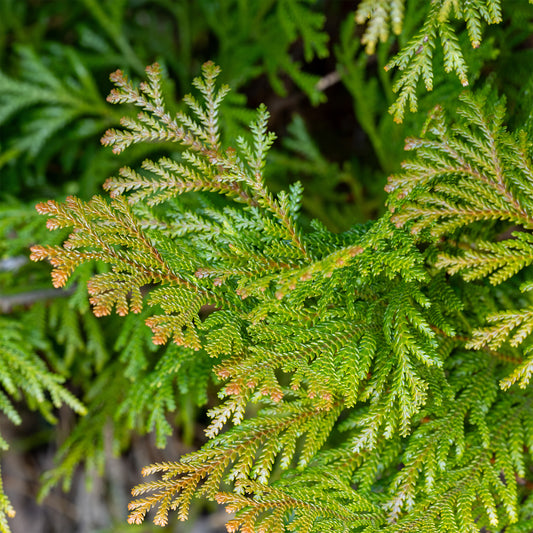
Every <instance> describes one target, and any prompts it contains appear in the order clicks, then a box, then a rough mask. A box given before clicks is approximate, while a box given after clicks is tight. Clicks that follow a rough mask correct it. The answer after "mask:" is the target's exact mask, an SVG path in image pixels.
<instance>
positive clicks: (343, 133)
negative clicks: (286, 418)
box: [0, 0, 533, 533]
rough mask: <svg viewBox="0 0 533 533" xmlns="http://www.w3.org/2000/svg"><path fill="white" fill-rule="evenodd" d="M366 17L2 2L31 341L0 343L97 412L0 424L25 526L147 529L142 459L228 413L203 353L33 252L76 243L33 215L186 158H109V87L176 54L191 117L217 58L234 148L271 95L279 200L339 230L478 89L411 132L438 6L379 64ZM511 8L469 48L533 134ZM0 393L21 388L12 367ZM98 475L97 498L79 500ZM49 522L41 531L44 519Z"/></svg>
mask: <svg viewBox="0 0 533 533" xmlns="http://www.w3.org/2000/svg"><path fill="white" fill-rule="evenodd" d="M357 5H358V2H357V1H356V0H319V1H315V0H261V1H249V0H77V1H72V0H54V1H53V2H52V1H48V0H0V312H1V313H2V316H1V317H0V318H1V320H2V322H1V323H0V328H2V329H3V330H4V332H6V331H11V332H17V334H12V335H6V334H4V335H0V352H2V353H4V354H13V353H18V354H21V353H22V354H25V356H28V357H30V356H35V355H38V356H39V357H40V358H42V359H43V360H44V361H46V365H47V369H48V370H50V371H51V372H55V373H56V374H57V375H59V376H62V377H63V378H65V379H67V380H68V381H67V384H68V388H69V390H70V391H72V392H73V393H74V394H75V395H77V396H78V397H79V398H80V399H81V400H82V401H83V402H84V404H85V405H86V406H87V407H88V412H89V414H88V415H87V416H85V417H81V418H80V419H77V417H76V416H75V415H74V414H73V412H72V411H71V410H70V409H68V408H63V407H62V408H61V409H60V410H57V409H56V410H55V411H54V414H52V411H53V406H52V404H46V405H45V404H39V402H35V401H32V391H29V392H28V391H24V390H20V392H19V393H18V395H17V394H15V395H14V397H13V401H14V404H13V405H12V407H13V409H14V411H13V412H15V411H16V410H18V411H19V412H20V413H21V414H22V418H21V417H20V416H15V415H13V416H11V417H10V418H11V420H10V421H9V422H7V421H2V423H1V424H0V431H1V432H2V435H3V438H5V439H6V441H8V444H9V445H10V446H11V450H10V452H8V453H9V454H11V455H9V456H7V457H9V458H10V459H9V461H4V486H5V490H6V492H7V493H8V495H10V496H11V499H12V500H13V503H14V505H15V507H16V508H18V510H19V514H18V516H17V518H15V519H14V520H13V521H12V523H11V526H12V529H13V531H24V532H25V533H28V532H30V533H31V531H96V530H98V531H115V532H118V531H126V530H128V531H129V530H132V531H149V530H150V526H149V525H146V526H143V527H142V528H140V527H139V528H138V527H134V526H129V527H125V526H124V525H121V524H123V521H124V516H125V514H126V502H127V492H128V489H129V487H130V486H131V485H133V484H134V483H135V482H136V481H137V479H138V472H139V471H140V467H141V466H143V465H145V464H148V463H150V462H154V461H156V460H158V459H161V457H162V456H159V455H157V454H158V453H161V452H158V451H157V448H158V447H159V448H162V447H164V446H169V447H170V448H171V449H172V450H173V452H172V453H173V455H174V456H176V455H179V453H181V452H183V450H186V449H187V447H188V446H189V447H190V446H192V445H194V446H195V447H197V446H198V444H199V443H201V442H202V441H203V435H202V432H201V427H202V425H204V424H203V423H204V421H205V411H206V406H208V405H209V403H210V402H213V399H212V398H209V397H205V396H204V395H202V394H199V393H197V391H203V390H204V389H205V387H204V386H200V385H199V383H198V380H204V379H206V378H205V375H206V372H204V367H205V365H206V359H205V358H206V357H207V355H206V354H205V353H203V352H200V353H199V354H196V355H195V357H187V355H188V354H187V353H185V352H184V350H178V349H177V348H176V347H175V346H170V347H163V348H161V347H156V346H154V345H153V344H152V343H151V340H150V332H149V330H148V328H146V327H144V317H143V315H142V314H141V315H139V316H129V317H128V318H127V319H126V320H123V319H117V317H107V318H105V319H96V318H95V317H94V316H93V315H92V314H91V313H90V312H89V303H88V299H87V295H86V288H85V280H86V278H87V277H88V276H89V275H90V272H89V271H87V270H85V271H83V269H82V270H80V271H79V272H78V273H77V274H76V276H75V279H74V281H73V282H71V284H70V285H69V287H68V288H67V289H65V290H62V291H60V290H53V289H50V282H49V268H48V267H47V266H46V265H43V264H42V263H39V264H35V263H31V264H30V263H29V261H28V259H27V256H28V249H29V246H31V245H32V244H34V243H36V242H39V243H41V244H46V243H52V242H59V241H62V240H63V238H64V235H55V234H54V235H53V234H51V233H49V232H48V231H47V230H46V228H45V227H44V226H43V222H42V219H41V218H40V217H38V215H37V214H36V212H35V210H34V205H35V203H37V202H38V201H42V200H46V199H48V198H57V199H61V198H64V197H65V196H66V195H69V194H75V195H77V196H80V197H82V198H88V197H90V196H92V195H93V194H96V193H98V192H100V190H101V185H102V183H103V182H104V180H105V179H106V178H107V177H108V176H110V175H113V174H115V173H116V172H117V171H118V169H119V168H120V167H122V166H124V165H128V166H133V167H134V166H136V165H137V164H138V163H140V161H142V159H144V158H145V157H147V156H148V155H149V154H150V153H152V154H161V153H169V154H172V151H173V150H175V149H176V148H175V147H174V146H172V145H169V144H165V143H161V144H152V145H143V146H136V147H135V148H132V149H130V150H128V151H126V153H124V154H121V155H119V156H117V155H114V154H112V153H111V150H109V149H104V148H102V147H101V146H100V143H99V139H100V137H101V136H102V134H103V133H104V131H105V130H106V129H108V128H109V127H113V126H116V125H117V124H118V123H119V120H120V118H121V117H122V116H124V115H128V114H131V113H134V110H132V109H130V108H128V107H125V106H122V108H121V107H120V106H111V105H110V104H108V103H107V102H106V99H105V98H106V95H107V94H108V92H109V90H110V87H111V84H110V82H109V74H110V73H111V72H113V71H114V70H116V69H118V68H120V69H121V70H124V71H125V72H126V73H127V74H128V75H129V77H131V78H133V79H135V80H137V79H139V78H141V77H142V75H143V72H144V68H145V66H146V65H148V64H150V63H152V62H154V61H158V62H159V63H160V64H161V65H162V66H163V69H164V71H165V73H166V76H165V78H166V80H167V81H166V84H165V87H164V90H165V93H166V99H167V102H169V103H170V107H171V109H172V108H173V109H174V110H177V109H178V108H179V106H180V104H179V103H178V102H179V101H180V100H181V98H182V96H183V95H184V93H186V92H188V91H189V90H190V87H191V81H192V79H193V77H195V76H197V75H198V74H199V72H200V66H201V64H202V63H203V62H205V61H206V60H208V59H211V60H213V61H214V62H215V63H217V64H219V65H220V66H221V67H222V81H223V82H225V83H227V84H229V86H230V87H231V89H232V92H231V93H230V94H231V96H230V97H228V98H227V101H226V104H225V107H224V108H223V109H222V118H223V131H224V132H225V138H224V139H223V142H224V143H225V144H227V145H230V144H231V143H232V142H234V139H235V138H236V136H238V135H239V134H240V132H241V131H242V128H243V127H245V125H246V124H247V123H248V121H249V120H250V119H251V117H252V112H251V110H253V109H254V108H255V107H257V106H258V105H259V103H261V102H264V103H265V104H266V105H267V106H268V108H269V110H270V112H271V121H270V128H271V129H272V130H273V131H275V132H276V134H277V135H278V141H277V142H276V144H275V149H274V150H273V152H272V154H271V156H270V160H269V163H268V166H267V171H268V176H269V181H270V184H271V186H272V188H273V189H274V190H279V189H281V188H286V187H287V186H288V184H289V183H292V182H294V181H296V180H299V181H301V182H302V184H303V186H304V191H305V193H304V200H303V206H304V210H305V215H306V216H307V217H308V219H309V220H311V219H314V218H316V219H318V220H319V221H321V222H322V223H323V224H324V225H325V226H326V227H327V228H328V229H330V230H332V231H336V232H341V231H344V230H347V229H348V228H349V227H350V226H351V225H352V224H354V223H356V222H361V221H365V220H368V219H371V218H375V217H376V216H377V215H378V214H379V213H380V211H381V210H382V209H383V204H384V202H383V200H384V192H383V186H384V185H385V183H386V178H387V176H388V174H390V173H391V172H393V171H395V170H397V169H398V168H399V165H400V162H401V160H402V156H403V144H404V139H405V137H407V136H409V135H415V134H417V133H418V132H419V130H420V128H421V127H422V125H423V122H424V117H425V116H426V114H427V112H428V111H429V110H430V109H431V108H432V107H433V106H434V105H435V104H437V103H440V102H444V101H448V100H452V101H453V100H455V99H456V98H457V95H458V94H459V93H460V91H461V89H462V87H461V84H460V83H459V81H458V80H456V79H452V78H450V77H448V76H445V74H444V72H440V71H439V69H438V68H436V69H435V82H434V89H433V91H432V92H429V93H428V92H425V91H424V90H421V91H420V95H419V112H418V113H417V114H416V115H413V114H407V115H406V117H405V120H404V122H403V123H402V124H395V123H394V122H393V120H392V117H391V115H390V114H389V113H388V108H389V107H390V105H391V104H392V103H393V102H394V98H395V97H394V93H393V92H392V86H393V83H394V80H395V77H396V76H397V73H395V72H392V71H390V72H386V71H385V69H384V66H385V65H386V64H387V62H388V61H389V60H390V58H391V56H392V55H393V54H394V53H396V52H397V51H398V49H400V48H401V47H402V46H403V45H405V43H406V42H407V41H408V40H409V38H410V36H411V34H412V33H413V32H414V31H415V29H416V28H417V26H418V25H419V24H420V22H421V20H422V18H423V16H424V7H425V6H426V5H427V1H426V0H419V1H412V2H408V4H407V7H406V12H405V19H404V31H403V32H402V34H401V35H400V36H390V37H389V39H388V40H387V41H386V42H384V43H379V44H378V45H377V47H376V49H375V53H374V54H372V55H367V54H366V53H365V50H364V46H363V45H362V44H361V42H360V39H361V36H362V34H363V31H364V28H362V27H360V26H358V25H357V24H356V21H355V17H354V13H355V11H356V9H357ZM504 10H505V13H504V19H505V23H504V24H502V25H498V26H494V27H489V28H487V29H486V32H485V36H484V39H483V42H482V44H481V46H480V47H479V49H477V50H475V51H474V50H472V49H471V47H469V43H468V38H467V36H466V32H462V33H459V39H460V40H461V39H462V40H463V41H464V42H463V45H464V46H463V50H465V53H466V54H470V55H471V57H470V55H469V57H467V63H468V64H470V65H473V68H472V70H471V71H470V80H471V85H476V84H486V83H487V82H488V83H496V82H492V81H491V80H492V79H493V74H495V73H497V74H498V75H497V76H494V79H497V80H498V81H497V83H498V87H497V88H498V89H499V90H504V91H505V93H506V94H507V96H508V100H509V102H508V107H509V109H510V110H511V122H512V121H513V117H519V116H522V117H523V116H524V114H525V116H526V119H527V120H528V124H529V125H530V127H533V120H532V119H531V109H532V108H533V106H532V105H531V103H532V102H531V98H532V95H533V81H532V78H531V70H530V68H529V65H531V64H532V59H533V57H532V46H531V45H532V43H531V39H532V38H531V35H533V27H532V26H533V22H532V20H531V6H529V5H528V3H527V2H525V1H521V0H508V1H507V2H505V3H504ZM458 30H462V28H458ZM438 54H439V51H438V50H437V51H436V52H435V55H436V56H438ZM436 64H439V60H438V57H437V59H436ZM527 117H529V118H527ZM516 120H518V119H516ZM232 140H233V141H232ZM162 368H164V369H165V376H167V379H166V381H164V382H162V381H161V379H160V376H161V369H162ZM0 382H1V383H2V385H3V386H4V388H5V376H4V375H3V373H2V372H1V371H0ZM17 390H18V389H17ZM213 390H214V389H213ZM103 391H105V393H103ZM214 394H215V392H213V395H214ZM28 409H30V410H31V409H34V410H35V409H36V414H35V413H32V412H30V411H29V410H28ZM4 412H5V411H4ZM43 415H45V416H43ZM52 417H54V418H55V419H56V420H57V421H58V425H57V426H54V425H52V422H54V420H53V419H52ZM13 422H15V423H16V424H19V425H20V428H19V429H14V426H13V424H12V423H13ZM176 428H177V429H176ZM145 434H149V435H151V436H148V437H142V435H145ZM67 435H68V436H67ZM169 437H171V438H169ZM58 447H59V452H58V454H57V455H56V459H55V462H54V463H53V464H52V460H51V457H52V455H53V454H54V453H55V451H56V450H57V448H58ZM15 452H16V453H15ZM121 453H122V454H126V455H124V458H123V459H122V460H121V461H118V460H117V459H116V457H117V456H118V455H120V454H121ZM7 463H9V464H7ZM79 464H83V465H84V466H85V470H84V471H83V472H80V471H78V470H77V467H78V465H79ZM15 465H18V466H16V467H15ZM28 465H30V466H31V467H30V466H28ZM43 470H46V474H45V477H44V480H43V482H42V483H41V485H40V490H41V495H42V496H43V497H44V496H45V495H46V494H48V497H47V498H45V499H44V502H45V506H44V508H41V510H39V511H37V508H36V507H32V506H34V504H33V503H31V502H32V498H33V496H34V495H35V494H36V490H37V489H36V481H35V480H36V474H39V473H40V472H42V471H43ZM30 471H31V473H29V472H30ZM21 472H22V474H21ZM24 472H25V473H24ZM95 474H99V475H100V476H103V477H98V476H95ZM17 476H19V477H17ZM21 476H22V478H23V479H22V478H21ZM21 479H22V481H21ZM87 480H89V481H91V480H92V483H94V484H95V485H96V488H97V489H98V490H95V491H93V493H87V492H86V491H85V489H83V488H80V487H82V485H83V483H84V482H85V481H87ZM59 482H62V483H63V487H64V488H65V489H66V490H69V489H72V490H71V492H70V496H68V497H66V496H64V495H61V493H59V492H52V493H51V494H50V493H49V491H50V490H51V489H52V487H54V486H55V485H56V484H58V483H59ZM72 483H74V485H73V484H72ZM10 485H11V488H10ZM88 494H92V496H88ZM120 494H121V496H120ZM88 508H92V509H93V510H94V511H93V512H92V513H91V512H89V511H88V510H87V509H88ZM43 509H44V510H43ZM197 512H198V513H200V512H201V510H200V509H199V510H198V511H197ZM32 513H37V515H35V516H39V518H38V519H33V520H30V521H28V516H29V514H30V515H31V514H32ZM32 516H33V515H32ZM114 524H115V525H114ZM32 527H33V528H34V529H31V528H32ZM186 527H188V528H194V527H199V526H194V525H192V524H191V525H190V526H183V525H180V528H182V529H179V531H186V530H187V529H186ZM216 527H218V526H217V525H216V524H215V525H214V526H213V527H212V529H211V530H214V529H216ZM213 528H214V529H213ZM169 530H171V528H170V527H169ZM195 531H200V530H199V529H195ZM202 531H203V530H202ZM206 531H207V529H206Z"/></svg>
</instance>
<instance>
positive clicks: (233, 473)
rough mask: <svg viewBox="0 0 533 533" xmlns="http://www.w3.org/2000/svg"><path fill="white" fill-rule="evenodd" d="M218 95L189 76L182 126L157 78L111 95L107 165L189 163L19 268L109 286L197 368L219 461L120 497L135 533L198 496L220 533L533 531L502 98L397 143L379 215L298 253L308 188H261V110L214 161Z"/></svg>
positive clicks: (94, 213)
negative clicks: (205, 386) (33, 266)
mask: <svg viewBox="0 0 533 533" xmlns="http://www.w3.org/2000/svg"><path fill="white" fill-rule="evenodd" d="M218 74H219V69H218V67H216V66H215V65H214V64H213V63H210V62H209V63H206V64H205V65H204V66H203V76H202V77H201V78H198V79H197V80H196V81H195V84H194V85H195V87H196V89H197V90H198V92H199V94H200V99H198V98H197V97H193V96H186V97H185V102H186V104H187V105H188V107H189V109H190V114H186V113H184V112H178V113H177V114H171V113H170V112H169V111H168V110H167V109H166V107H165V103H164V101H163V99H162V97H161V91H160V77H161V74H160V70H159V68H158V66H157V65H152V66H151V67H148V68H147V78H148V79H147V82H144V83H142V84H141V85H140V86H138V87H137V86H135V85H133V84H132V83H131V82H130V81H128V80H127V79H126V78H125V76H124V75H123V74H122V73H121V72H116V73H115V74H113V75H112V79H113V81H114V83H115V85H116V87H117V88H116V89H114V90H113V91H112V93H111V96H110V100H111V101H112V102H121V103H123V102H127V103H131V104H133V105H136V106H138V107H140V108H141V112H140V113H139V115H138V117H137V119H127V120H125V121H123V127H124V129H122V130H114V129H113V130H109V131H108V132H107V133H106V134H105V136H104V138H103V143H104V144H106V145H111V146H113V149H114V150H115V151H116V152H120V151H122V150H124V149H127V148H128V147H129V146H130V145H132V144H134V143H141V142H150V141H160V140H161V139H165V140H170V141H172V142H175V143H177V144H179V145H181V146H182V147H183V151H182V152H181V153H180V155H179V156H176V157H175V158H173V159H170V158H168V157H162V158H160V159H158V160H154V161H146V162H145V163H143V165H142V168H141V169H139V170H133V169H130V168H126V169H124V170H122V171H121V172H120V175H119V177H115V178H110V179H109V180H108V181H107V183H106V185H105V188H106V189H107V190H108V191H109V192H110V194H111V199H106V198H103V197H94V198H93V199H92V200H90V201H87V202H85V201H81V200H79V199H77V198H73V197H71V198H68V199H67V200H66V202H63V203H61V202H56V201H49V202H47V203H42V204H39V205H38V206H37V209H38V211H39V212H40V213H43V214H46V215H47V216H48V217H49V218H48V227H49V228H50V229H52V230H55V229H60V228H65V229H67V228H69V229H70V230H71V233H70V235H69V237H68V238H67V239H66V240H65V242H64V243H63V245H47V246H42V245H37V246H34V247H33V249H32V259H34V260H43V259H48V260H49V261H50V262H51V263H52V265H53V267H54V270H53V273H52V278H53V280H54V284H55V285H56V287H61V286H63V285H64V284H65V283H66V281H67V279H68V278H69V276H70V275H71V274H72V272H73V271H74V270H75V269H76V268H77V267H78V266H80V265H83V264H85V263H87V262H93V261H99V262H104V263H106V264H107V265H109V267H110V269H109V270H108V271H106V272H103V273H99V274H95V275H93V276H92V278H91V279H90V281H89V283H88V287H89V293H90V295H91V304H92V306H93V309H94V312H95V313H96V314H97V315H107V314H109V313H111V312H112V310H113V308H116V311H117V313H118V314H120V315H123V314H128V313H130V312H132V313H144V319H145V322H146V323H147V324H148V325H149V326H150V328H151V329H152V332H153V335H154V337H153V340H154V342H155V343H156V344H162V343H165V342H170V341H172V342H173V343H174V344H175V345H177V346H178V349H177V351H176V353H175V354H174V355H172V357H175V358H176V360H179V359H180V358H183V357H186V358H190V359H195V358H198V357H203V354H207V355H208V357H209V360H208V364H207V365H206V366H204V367H203V368H204V371H205V372H206V373H211V374H212V375H214V376H216V377H217V378H218V380H220V393H219V396H220V399H221V403H220V404H219V405H217V406H215V407H213V408H212V409H211V411H210V413H209V414H210V417H211V419H212V422H211V425H210V426H209V427H208V428H207V430H206V433H207V435H208V437H209V439H210V440H209V442H208V443H207V444H206V445H204V446H203V447H202V448H201V449H199V450H198V451H196V452H193V453H190V454H188V455H185V456H183V457H181V458H179V459H177V460H172V459H173V458H169V460H170V462H166V463H161V464H155V465H151V466H148V467H146V468H145V470H144V472H143V473H144V475H153V474H156V475H157V476H158V478H159V479H156V480H153V481H147V482H145V483H143V484H141V485H139V486H137V487H136V488H135V489H134V491H133V494H134V496H135V497H136V499H135V500H134V501H132V503H131V504H130V510H131V514H130V522H132V523H140V522H142V521H143V520H144V518H145V515H146V513H147V512H148V511H149V510H150V509H152V508H155V509H156V512H155V515H154V518H153V520H154V522H155V523H156V524H159V525H165V524H167V522H168V520H169V513H171V512H172V511H176V513H177V517H178V518H179V519H181V520H184V519H186V518H187V516H188V511H189V507H190V505H191V501H192V500H193V499H194V498H195V497H207V498H211V499H216V500H217V501H218V502H219V503H223V504H225V505H227V507H228V510H229V511H230V512H235V513H236V514H235V518H233V519H231V520H230V521H229V523H228V526H227V527H228V531H239V530H241V531H245V532H253V531H269V532H270V531H279V532H282V531H295V532H296V531H298V532H302V531H306V532H319V531H320V532H323V531H332V532H333V531H335V532H338V531H346V532H358V531H365V532H367V533H369V532H372V531H391V532H392V531H422V532H433V531H443V532H456V531H478V530H479V529H480V528H485V529H486V530H489V531H499V530H501V529H502V528H505V527H507V528H511V527H513V528H518V529H515V530H516V531H521V530H527V527H529V526H528V525H527V524H529V523H530V520H531V517H530V512H529V505H528V504H526V505H523V504H522V502H523V499H524V498H525V497H527V489H526V488H525V486H526V483H529V481H526V480H527V479H528V478H529V477H530V470H529V467H530V465H531V456H530V452H531V451H532V449H533V424H531V420H532V415H533V406H532V404H531V397H530V386H529V377H530V374H531V367H532V363H531V359H529V358H528V359H524V358H523V356H522V355H521V352H523V354H524V356H525V357H527V355H528V353H529V350H528V348H525V349H523V347H524V346H525V347H527V346H528V344H527V340H528V339H529V337H530V333H531V330H532V329H533V326H532V325H531V324H533V320H531V318H530V314H531V313H530V310H529V305H528V291H529V289H530V285H531V282H528V276H527V274H528V266H529V264H530V262H531V261H530V260H529V257H530V255H531V253H530V252H529V246H530V239H529V238H528V237H527V235H528V233H527V232H528V230H529V229H530V220H531V213H532V204H531V200H530V199H531V198H532V197H533V185H532V183H533V182H532V181H531V180H530V179H529V176H530V172H531V171H530V168H531V167H530V142H529V140H528V134H527V132H526V131H517V132H516V133H509V132H507V131H506V130H505V128H504V125H503V123H504V118H505V107H504V104H503V102H502V101H501V100H498V99H497V97H496V95H494V94H488V93H487V92H485V93H483V94H474V93H465V94H464V95H463V96H462V99H461V100H462V101H461V103H460V105H459V107H458V111H457V114H458V117H459V118H458V120H456V121H450V120H449V119H447V118H446V117H445V116H444V114H443V111H442V110H441V109H440V108H437V109H435V110H434V111H433V113H432V114H431V116H430V118H429V120H428V122H427V125H426V128H425V131H424V133H423V136H422V137H421V138H419V139H411V140H409V141H408V147H409V148H410V149H411V150H413V151H415V154H416V156H415V157H414V158H412V159H410V160H409V161H408V162H406V163H405V164H404V168H403V170H402V172H400V173H398V174H396V175H394V176H392V177H391V178H390V180H389V184H388V186H387V188H388V191H389V193H390V196H389V208H390V212H389V213H387V214H385V215H384V216H383V217H381V218H380V219H379V220H377V221H376V222H374V223H370V224H365V225H361V226H355V227H354V228H353V229H351V230H350V231H348V232H346V233H344V234H341V235H334V234H332V233H330V232H329V231H327V230H326V229H325V228H323V227H322V226H320V225H315V226H314V227H313V228H311V229H310V230H305V231H304V229H303V227H302V226H301V223H300V222H299V203H300V199H301V195H302V191H301V188H300V187H299V186H294V187H292V188H291V189H290V190H289V191H288V192H281V193H279V194H278V195H273V194H272V193H271V192H270V191H269V189H268V188H267V186H266V185H265V180H264V167H265V164H266V161H267V160H266V155H267V152H268V150H269V148H270V146H271V144H272V142H273V140H274V137H273V135H272V134H270V133H268V131H267V127H266V126H267V120H268V112H267V110H266V108H265V107H264V106H261V107H260V108H259V109H258V111H257V119H256V120H255V121H254V122H252V124H251V125H250V132H251V133H250V136H249V137H248V138H239V139H236V141H235V144H234V147H225V146H223V145H222V143H221V141H220V131H219V126H218V113H219V107H220V105H221V103H222V100H223V98H224V97H225V96H226V94H227V91H228V89H227V87H225V86H221V87H218V86H217V84H216V78H217V75H218ZM210 195H211V196H210ZM214 195H216V196H218V198H216V197H215V196H214ZM510 230H511V231H510ZM446 271H447V272H448V273H449V275H445V272H446ZM456 274H461V276H462V279H464V281H462V279H461V278H460V277H459V276H458V275H456ZM484 279H487V280H488V281H489V282H490V283H489V284H487V283H483V280H484ZM516 279H519V280H522V281H524V282H525V285H524V284H523V286H522V292H521V291H520V289H519V288H518V287H519V284H518V285H517V284H516ZM478 280H481V282H479V281H478ZM491 284H492V285H491ZM495 285H497V286H498V287H495ZM500 287H504V288H505V290H507V293H508V295H507V297H506V298H502V297H501V290H502V289H499V288H500ZM145 293H147V296H146V297H145ZM512 294H516V295H517V296H516V297H515V298H513V297H512ZM515 306H516V307H515ZM206 308H209V309H210V311H209V313H207V315H206V314H205V313H204V314H203V315H202V309H206ZM495 310H497V311H495ZM487 321H488V322H489V323H490V324H493V325H492V326H487V325H486V323H487ZM494 324H496V325H494ZM509 335H511V340H510V341H509V343H508V344H507V338H508V336H509ZM178 354H180V355H178ZM156 370H157V369H156ZM161 371H162V369H160V372H161ZM161 377H162V375H161ZM516 381H519V384H520V387H516V386H513V383H515V382H516ZM252 404H253V405H254V406H255V407H254V408H253V409H250V406H251V405H252ZM400 465H401V466H400ZM522 480H524V482H522ZM526 501H527V500H526ZM520 528H522V529H520ZM524 528H526V529H524ZM510 530H511V529H510Z"/></svg>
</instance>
